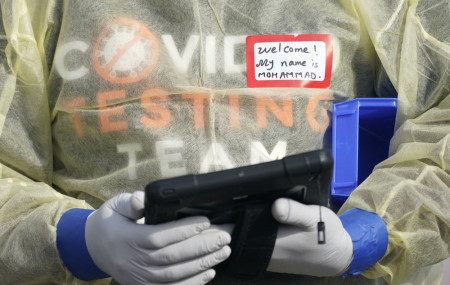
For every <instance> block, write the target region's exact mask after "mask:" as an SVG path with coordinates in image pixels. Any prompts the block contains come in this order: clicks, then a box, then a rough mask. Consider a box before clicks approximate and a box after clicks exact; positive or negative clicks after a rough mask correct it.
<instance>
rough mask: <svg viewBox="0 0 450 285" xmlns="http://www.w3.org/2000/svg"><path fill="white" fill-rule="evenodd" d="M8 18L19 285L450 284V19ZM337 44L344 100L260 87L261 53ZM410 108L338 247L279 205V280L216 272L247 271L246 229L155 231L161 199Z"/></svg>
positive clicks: (10, 229)
mask: <svg viewBox="0 0 450 285" xmlns="http://www.w3.org/2000/svg"><path fill="white" fill-rule="evenodd" d="M0 9H1V17H2V18H1V19H2V21H1V23H0V34H1V37H0V50H1V53H0V59H1V66H0V277H1V278H0V279H1V280H2V282H1V283H2V284H110V283H115V282H119V283H121V284H162V283H170V284H205V283H208V282H209V283H210V284H299V283H300V284H402V283H404V284H411V283H413V284H439V282H440V278H441V276H442V264H441V263H440V262H441V261H442V260H444V259H446V258H448V257H449V255H450V249H449V234H450V212H449V211H448V208H449V206H450V176H449V172H448V168H447V166H448V165H449V164H450V151H449V147H450V143H449V136H450V99H449V98H450V97H449V96H448V95H449V90H450V72H449V61H450V34H449V33H448V31H449V30H450V27H449V22H448V17H449V15H450V5H449V2H448V1H437V0H420V1H419V0H413V1H404V0H396V1H384V0H383V1H358V0H355V1H337V0H336V1H322V0H320V1H294V0H290V1H289V0H285V1H239V0H217V1H210V0H196V1H194V0H192V1H187V0H186V1H158V0H155V1H143V0H137V1H117V0H111V1H105V0H95V1H74V0H65V1H63V0H48V1H31V0H29V1H26V0H10V1H8V0H4V1H1V2H0ZM323 34H325V35H331V38H332V41H331V42H330V43H328V46H327V48H330V47H332V62H328V63H327V64H331V75H330V76H331V78H328V79H330V83H329V86H321V87H320V88H309V87H308V86H307V85H305V86H304V87H302V88H295V87H269V88H268V87H258V86H256V87H253V88H249V87H248V85H247V72H246V71H247V70H246V63H247V60H248V55H247V54H246V37H247V36H258V35H323ZM303 79H304V80H305V81H308V80H313V79H314V78H312V77H310V78H303ZM397 93H398V111H397V119H396V128H395V129H396V132H395V135H394V137H393V139H392V141H391V146H390V157H389V158H388V159H387V160H385V161H383V162H382V163H380V164H379V165H377V167H376V168H375V169H374V171H373V173H372V174H371V175H370V176H369V177H368V178H367V179H366V180H365V181H364V182H363V183H362V184H361V185H360V186H359V187H358V188H357V189H356V190H355V191H354V192H353V193H352V194H351V195H350V197H349V198H348V200H347V201H346V203H345V204H344V205H343V206H342V208H341V209H340V210H339V212H338V214H339V216H338V215H337V214H335V213H334V212H333V211H331V210H330V209H327V208H325V207H322V208H321V209H322V215H323V217H322V218H323V220H324V221H325V223H326V236H327V243H326V244H325V245H317V228H316V225H317V221H318V219H319V217H318V213H319V211H317V207H318V206H317V205H310V206H306V205H303V204H300V203H298V202H295V201H293V200H289V199H280V200H277V201H276V202H275V203H274V204H273V208H272V212H273V216H274V218H275V219H276V220H278V221H279V222H280V225H279V229H278V235H277V239H276V242H275V246H274V249H273V253H272V255H271V259H270V263H269V264H268V266H267V269H266V272H264V273H263V274H262V276H260V277H259V278H258V279H255V280H241V279H238V278H235V276H232V274H224V275H222V274H216V270H215V269H214V268H215V267H216V265H218V264H220V263H222V262H223V261H225V260H226V259H227V258H228V257H229V256H230V254H231V250H230V242H231V236H230V232H231V230H230V228H229V227H228V228H227V226H220V225H211V223H210V221H209V220H208V219H207V218H206V217H199V216H194V217H188V218H184V219H181V220H178V221H174V222H168V223H162V224H158V225H144V224H143V223H142V219H141V218H142V216H143V207H144V206H143V204H144V203H143V192H142V190H143V188H144V187H145V185H146V184H147V183H149V182H152V181H155V180H158V179H161V178H167V177H174V176H179V175H184V174H190V173H194V174H196V173H206V172H211V171H215V170H221V169H228V168H233V167H239V166H244V165H250V164H255V163H259V162H265V161H270V160H275V159H281V158H282V157H284V156H287V155H291V154H296V153H301V152H306V151H311V150H317V149H321V148H329V147H330V143H329V138H328V136H327V134H328V130H329V127H330V117H329V113H330V112H331V109H332V105H333V104H334V103H338V102H343V101H346V100H349V99H353V98H357V97H395V96H397ZM228 226H229V225H228ZM219 273H220V272H219ZM111 277H112V278H111ZM408 282H409V283H408Z"/></svg>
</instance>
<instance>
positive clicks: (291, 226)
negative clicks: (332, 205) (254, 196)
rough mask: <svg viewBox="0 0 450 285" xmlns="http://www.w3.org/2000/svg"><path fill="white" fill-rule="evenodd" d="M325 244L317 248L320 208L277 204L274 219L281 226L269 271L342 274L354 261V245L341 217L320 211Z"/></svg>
mask: <svg viewBox="0 0 450 285" xmlns="http://www.w3.org/2000/svg"><path fill="white" fill-rule="evenodd" d="M320 210H321V211H322V221H323V222H324V223H325V237H326V243H325V244H318V232H317V223H318V222H319V221H320V212H319V206H317V205H304V204H301V203H298V202H296V201H294V200H291V199H286V198H281V199H278V200H276V201H275V202H274V204H273V207H272V215H273V217H274V218H275V219H276V220H277V221H278V222H280V223H281V224H280V226H279V229H278V235H277V240H276V243H275V248H274V250H273V253H272V258H271V260H270V263H269V266H268V268H267V270H268V271H272V272H280V273H291V274H302V275H312V276H321V277H322V276H337V275H341V274H343V273H344V272H345V271H346V269H347V268H348V267H349V265H350V263H351V262H352V259H353V243H352V239H351V238H350V236H349V234H348V233H347V231H346V230H345V229H344V227H343V226H342V223H341V221H340V219H339V217H338V216H337V215H336V214H335V213H334V212H333V211H331V210H330V209H328V208H326V207H321V209H320Z"/></svg>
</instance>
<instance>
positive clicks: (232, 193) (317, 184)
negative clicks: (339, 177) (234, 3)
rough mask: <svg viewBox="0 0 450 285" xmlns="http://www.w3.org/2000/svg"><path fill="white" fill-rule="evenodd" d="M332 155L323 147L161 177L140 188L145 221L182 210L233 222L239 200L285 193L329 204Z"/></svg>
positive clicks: (160, 219)
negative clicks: (262, 160) (256, 162)
mask: <svg viewBox="0 0 450 285" xmlns="http://www.w3.org/2000/svg"><path fill="white" fill-rule="evenodd" d="M332 170H333V157H332V154H331V152H330V151H329V150H317V151H311V152H305V153H300V154H296V155H290V156H286V157H284V158H283V159H281V160H275V161H270V162H264V163H260V164H255V165H249V166H243V167H238V168H233V169H227V170H222V171H216V172H211V173H205V174H198V175H185V176H180V177H174V178H168V179H162V180H158V181H155V182H151V183H149V184H148V185H147V186H146V187H145V223H146V224H158V223H162V222H168V221H171V220H175V219H178V218H181V217H185V216H188V215H206V216H208V217H209V218H210V219H211V222H213V223H217V224H219V223H227V222H233V219H234V218H235V216H234V213H236V212H237V210H238V209H239V207H242V205H243V204H245V203H252V202H255V201H274V200H275V199H277V198H279V197H288V198H291V199H295V200H297V201H299V202H302V203H306V204H317V205H322V206H329V196H330V194H329V191H330V183H331V178H332V172H333V171H332Z"/></svg>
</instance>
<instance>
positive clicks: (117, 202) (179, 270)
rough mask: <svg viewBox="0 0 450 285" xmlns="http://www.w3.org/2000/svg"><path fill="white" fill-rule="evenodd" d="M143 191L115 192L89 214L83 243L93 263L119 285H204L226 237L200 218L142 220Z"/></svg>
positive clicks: (223, 252) (227, 252) (222, 251)
mask: <svg viewBox="0 0 450 285" xmlns="http://www.w3.org/2000/svg"><path fill="white" fill-rule="evenodd" d="M143 211H144V193H143V192H142V191H140V192H135V193H134V194H121V195H118V196H116V197H114V198H112V199H110V200H108V201H107V202H105V203H104V204H103V205H102V206H101V207H100V209H98V210H96V211H94V212H93V213H92V214H90V215H89V217H88V219H87V222H86V233H85V237H86V245H87V248H88V251H89V254H90V255H91V257H92V259H93V261H94V262H95V264H96V265H97V266H98V267H99V268H100V269H101V270H102V271H104V272H105V273H108V274H109V275H111V276H112V277H114V279H116V280H117V281H118V282H120V283H121V284H156V283H171V284H205V283H207V282H209V281H210V280H212V279H213V278H214V276H215V271H214V269H212V267H213V266H215V265H217V264H218V263H220V262H222V261H224V260H225V259H226V258H228V256H229V255H230V252H231V250H230V248H229V247H228V244H229V243H230V241H231V237H230V235H229V234H228V233H227V232H225V231H221V230H217V229H208V228H209V227H210V223H209V220H208V219H207V218H205V217H189V218H185V219H181V220H178V221H174V222H169V223H163V224H159V225H144V224H139V223H137V222H136V221H137V220H138V219H140V218H142V217H143Z"/></svg>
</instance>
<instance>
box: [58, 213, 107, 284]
mask: <svg viewBox="0 0 450 285" xmlns="http://www.w3.org/2000/svg"><path fill="white" fill-rule="evenodd" d="M92 212H93V210H86V209H78V208H74V209H70V210H68V211H67V212H65V213H64V214H63V215H62V216H61V218H60V220H59V222H58V225H57V226H56V246H57V248H58V251H59V255H60V256H61V259H62V260H63V262H64V265H65V266H66V267H67V269H69V271H70V272H71V273H72V274H73V275H74V276H75V277H76V278H78V279H80V280H85V281H88V280H94V279H101V278H106V277H109V276H108V275H107V274H106V273H104V272H103V271H101V270H100V269H99V268H98V267H97V266H96V265H95V263H94V261H93V260H92V258H91V256H90V255H89V252H88V249H87V246H86V240H85V236H84V234H85V226H86V220H87V217H88V216H89V214H90V213H92Z"/></svg>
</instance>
